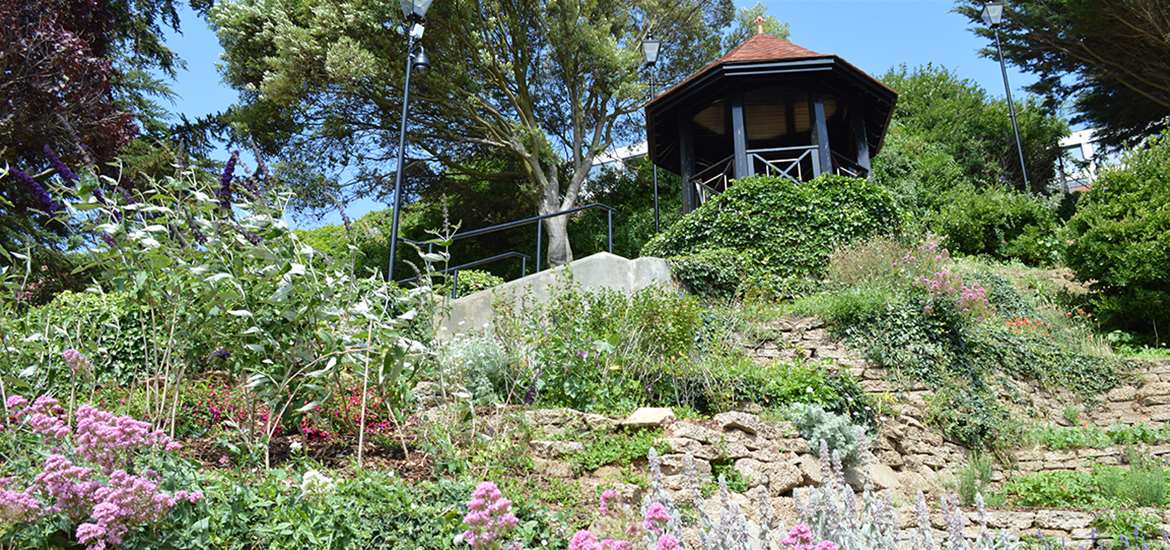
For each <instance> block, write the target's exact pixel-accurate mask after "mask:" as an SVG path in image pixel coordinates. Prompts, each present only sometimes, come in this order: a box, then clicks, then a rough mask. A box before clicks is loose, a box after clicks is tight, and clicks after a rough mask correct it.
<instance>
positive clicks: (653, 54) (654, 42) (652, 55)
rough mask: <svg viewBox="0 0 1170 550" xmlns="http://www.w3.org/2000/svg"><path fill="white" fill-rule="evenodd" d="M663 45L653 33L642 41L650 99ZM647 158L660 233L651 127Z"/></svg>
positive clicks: (655, 227) (647, 136)
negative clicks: (651, 174) (652, 177)
mask: <svg viewBox="0 0 1170 550" xmlns="http://www.w3.org/2000/svg"><path fill="white" fill-rule="evenodd" d="M661 47H662V43H661V42H659V41H658V39H657V38H654V35H653V34H648V35H646V39H645V40H643V41H642V57H643V59H644V60H645V61H646V64H645V67H646V69H647V71H646V72H647V73H649V77H650V99H651V100H653V99H654V96H655V95H656V94H655V90H654V66H655V65H656V64H657V63H658V50H659V49H660V48H661ZM646 131H647V135H646V158H647V159H648V160H650V169H651V170H652V171H653V174H654V232H655V233H658V230H659V223H658V165H657V164H654V160H653V159H651V158H650V149H649V147H650V135H649V131H650V128H649V126H647V128H646Z"/></svg>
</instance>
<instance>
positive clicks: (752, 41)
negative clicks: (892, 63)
mask: <svg viewBox="0 0 1170 550" xmlns="http://www.w3.org/2000/svg"><path fill="white" fill-rule="evenodd" d="M896 100H897V94H896V93H895V92H894V91H893V90H891V89H890V88H888V87H886V86H885V85H884V84H882V83H881V82H880V81H878V80H877V79H875V78H873V77H871V76H869V75H868V74H866V73H865V72H864V71H862V70H860V69H858V68H857V67H854V66H853V65H851V64H849V63H848V62H846V61H845V60H844V59H841V58H840V57H837V56H836V55H832V54H821V53H817V52H814V51H811V50H808V49H805V48H802V47H800V46H797V45H796V44H793V43H792V42H789V41H787V40H783V39H780V38H776V37H774V36H771V35H768V34H764V33H763V32H762V29H759V30H757V33H756V34H755V36H752V37H751V38H749V39H748V40H746V41H745V42H744V43H742V44H740V45H739V46H736V47H735V48H734V49H732V50H731V51H730V52H727V54H726V55H724V56H723V57H721V58H719V59H718V60H716V61H715V62H713V63H711V64H709V65H707V66H705V67H703V68H702V69H700V70H699V71H697V72H695V73H694V74H692V75H690V76H688V77H687V78H685V79H684V80H683V81H682V82H680V83H678V84H677V85H675V86H673V87H672V88H670V89H668V90H666V91H665V92H663V93H662V94H660V95H658V96H657V97H655V98H654V99H653V100H651V101H650V103H649V104H648V105H647V106H646V121H647V126H648V128H647V134H648V141H649V152H650V159H651V161H653V162H654V163H655V164H657V165H658V166H661V167H662V168H664V169H666V170H669V171H671V172H674V173H676V174H678V175H680V176H681V177H682V180H683V182H684V184H683V191H682V195H683V196H682V201H683V211H684V212H689V211H691V210H694V209H695V208H697V207H698V206H699V205H700V204H702V203H703V201H705V200H706V199H707V198H709V197H710V196H712V195H714V194H716V193H719V192H721V191H723V190H725V189H727V186H728V185H731V184H732V182H733V181H734V180H735V179H737V178H742V177H745V176H750V175H754V174H767V175H773V176H781V177H786V178H790V179H792V180H795V181H808V180H810V179H812V178H815V177H816V176H819V175H821V174H823V173H835V174H842V175H849V176H856V177H868V175H869V168H870V159H871V158H873V156H874V155H876V154H877V153H878V151H879V150H880V149H881V146H882V140H883V139H884V137H885V133H886V128H887V126H889V122H890V115H891V114H892V113H893V109H894V102H895V101H896Z"/></svg>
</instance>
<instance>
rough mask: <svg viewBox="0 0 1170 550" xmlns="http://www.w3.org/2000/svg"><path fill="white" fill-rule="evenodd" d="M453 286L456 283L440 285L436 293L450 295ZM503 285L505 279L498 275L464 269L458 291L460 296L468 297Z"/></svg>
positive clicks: (459, 278)
mask: <svg viewBox="0 0 1170 550" xmlns="http://www.w3.org/2000/svg"><path fill="white" fill-rule="evenodd" d="M453 284H454V283H451V282H448V283H444V284H442V285H439V286H438V287H435V292H438V293H440V294H446V293H449V292H450V290H451V286H452V285H453ZM502 284H504V279H502V278H500V277H498V276H496V275H492V274H491V273H488V272H486V271H480V270H478V269H462V270H460V271H459V277H458V285H459V287H458V288H457V289H456V290H457V291H458V295H459V296H466V295H468V294H471V293H472V292H479V291H481V290H487V289H489V288H492V287H496V286H499V285H502Z"/></svg>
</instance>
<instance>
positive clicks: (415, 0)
mask: <svg viewBox="0 0 1170 550" xmlns="http://www.w3.org/2000/svg"><path fill="white" fill-rule="evenodd" d="M431 1H432V0H402V17H403V18H404V19H405V20H406V23H407V25H408V27H407V38H406V78H405V79H404V80H403V82H402V119H401V121H400V122H399V129H398V167H397V169H396V170H395V172H394V207H393V221H391V222H390V259H389V262H388V263H389V265H387V266H386V280H387V281H393V280H394V260H395V259H397V258H398V212H399V211H400V210H401V209H402V173H403V172H404V171H405V169H406V166H405V164H406V123H407V117H408V116H409V115H410V108H409V104H410V73H411V72H412V69H414V68H418V70H420V71H422V70H425V69H426V68H427V67H429V66H430V60H428V59H427V54H426V51H425V50H423V47H422V44H420V43H419V40H421V39H422V35H423V30H424V26H423V23H424V22H425V21H426V16H427V9H429V8H430V7H431Z"/></svg>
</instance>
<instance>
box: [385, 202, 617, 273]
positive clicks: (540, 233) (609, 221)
mask: <svg viewBox="0 0 1170 550" xmlns="http://www.w3.org/2000/svg"><path fill="white" fill-rule="evenodd" d="M593 208H601V209H603V210H605V223H606V238H607V241H608V242H607V245H608V250H609V253H610V254H613V207H612V206H609V205H605V204H601V203H599V202H595V203H593V204H585V205H581V206H577V207H573V208H569V209H566V210H561V211H559V212H552V213H549V214H540V215H537V216H529V217H527V218H522V219H519V220H512V221H510V222H504V223H497V224H495V225H489V226H487V227H481V228H479V229H471V230H468V231H461V232H459V233H455V234H454V235H451V237H450V240H452V241H457V240H460V239H467V238H471V237H478V236H480V235H487V234H488V233H496V232H499V231H504V230H507V229H512V228H515V227H521V226H524V225H528V224H531V223H535V224H536V266H535V269H534V271H533V273H538V272H539V271H540V265H541V263H542V259H543V257H542V256H541V247H542V245H543V244H544V225H543V224H541V223H540V222H542V221H544V220H547V219H549V218H556V217H558V216H568V215H569V214H576V213H577V212H583V211H585V210H590V209H593ZM398 239H399V240H401V241H403V242H407V243H410V244H413V245H415V246H419V247H421V246H422V245H424V244H425V245H426V246H427V251H428V252H429V251H432V250H433V248H434V245H433V244H432V243H429V242H422V241H413V240H410V239H407V238H405V237H399V238H398ZM517 254H519V253H518V252H517ZM526 261H527V260H526ZM472 263H473V262H472ZM409 280H410V279H408V280H404V281H399V282H407V281H409Z"/></svg>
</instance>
